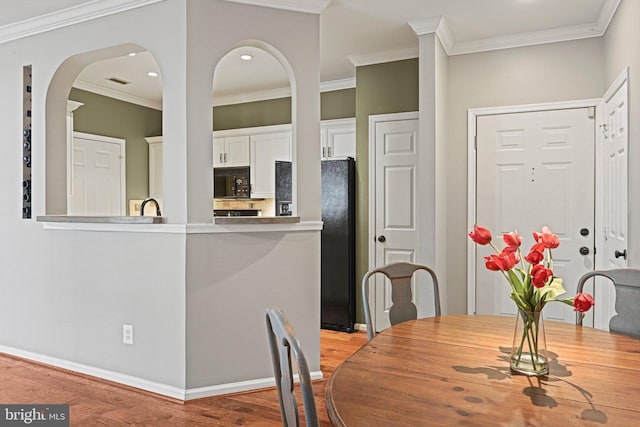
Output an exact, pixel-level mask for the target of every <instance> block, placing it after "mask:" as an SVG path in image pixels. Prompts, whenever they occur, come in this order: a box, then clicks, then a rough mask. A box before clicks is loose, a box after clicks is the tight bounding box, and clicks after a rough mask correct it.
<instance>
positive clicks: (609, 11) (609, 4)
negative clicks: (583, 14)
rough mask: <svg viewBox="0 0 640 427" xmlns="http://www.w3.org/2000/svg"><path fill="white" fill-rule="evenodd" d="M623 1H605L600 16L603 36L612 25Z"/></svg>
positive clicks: (599, 26) (600, 27) (600, 28)
mask: <svg viewBox="0 0 640 427" xmlns="http://www.w3.org/2000/svg"><path fill="white" fill-rule="evenodd" d="M621 1H622V0H605V2H604V4H603V5H602V10H600V16H598V29H599V30H600V33H601V35H604V33H605V32H606V31H607V28H609V24H610V23H611V20H612V19H613V16H614V15H615V14H616V11H617V10H618V6H620V2H621Z"/></svg>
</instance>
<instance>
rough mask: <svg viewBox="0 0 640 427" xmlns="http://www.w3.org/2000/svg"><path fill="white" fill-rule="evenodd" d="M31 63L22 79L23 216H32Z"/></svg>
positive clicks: (26, 217)
mask: <svg viewBox="0 0 640 427" xmlns="http://www.w3.org/2000/svg"><path fill="white" fill-rule="evenodd" d="M31 161H32V159H31V65H27V66H25V67H23V79H22V218H25V219H29V218H31Z"/></svg>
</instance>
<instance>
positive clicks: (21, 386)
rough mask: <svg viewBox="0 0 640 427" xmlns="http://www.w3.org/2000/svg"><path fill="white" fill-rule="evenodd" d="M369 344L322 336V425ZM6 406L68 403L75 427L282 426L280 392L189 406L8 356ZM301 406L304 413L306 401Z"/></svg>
mask: <svg viewBox="0 0 640 427" xmlns="http://www.w3.org/2000/svg"><path fill="white" fill-rule="evenodd" d="M366 341H367V334H366V333H363V332H356V333H353V334H347V333H342V332H333V331H326V330H322V331H321V332H320V347H321V350H320V359H321V360H320V365H321V369H322V372H323V373H324V374H325V379H323V380H318V381H315V382H314V394H315V396H316V406H317V408H318V414H319V416H320V424H321V425H322V426H330V425H331V424H330V423H329V420H328V418H327V414H326V411H325V406H324V390H325V386H326V384H327V379H328V378H329V376H330V375H331V373H332V372H333V371H334V369H335V368H336V367H337V366H338V365H339V364H340V363H342V361H343V360H345V359H346V358H347V357H349V356H350V355H351V354H353V353H354V352H355V351H356V350H358V349H359V348H360V347H361V346H362V345H363V344H365V342H366ZM0 403H2V404H12V403H15V404H56V403H68V404H69V405H70V412H71V414H70V419H71V426H73V427H77V426H92V427H93V426H109V427H117V426H153V427H156V426H158V427H161V426H185V427H187V426H188V427H198V426H281V425H282V421H281V418H280V408H279V406H278V396H277V394H276V390H275V388H271V389H266V390H261V391H255V392H248V393H238V394H234V395H226V396H217V397H210V398H205V399H199V400H195V401H188V402H186V403H183V402H179V401H174V400H172V399H167V398H162V397H158V396H157V395H154V394H151V393H147V392H144V391H140V390H138V389H134V388H130V387H126V386H121V385H118V384H115V383H111V382H108V381H103V380H96V379H94V378H92V377H88V376H84V375H78V374H74V373H72V372H69V371H65V370H62V369H57V368H51V367H49V366H46V365H42V364H38V363H33V362H29V361H26V360H23V359H19V358H14V357H12V356H8V355H6V354H2V353H0ZM299 407H300V409H302V403H301V402H300V403H299ZM303 418H304V417H303V414H301V419H302V420H303Z"/></svg>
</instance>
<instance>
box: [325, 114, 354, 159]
mask: <svg viewBox="0 0 640 427" xmlns="http://www.w3.org/2000/svg"><path fill="white" fill-rule="evenodd" d="M320 140H321V142H322V153H321V155H322V159H325V160H328V159H344V158H347V157H353V158H355V157H356V120H355V119H337V120H326V121H323V122H321V123H320Z"/></svg>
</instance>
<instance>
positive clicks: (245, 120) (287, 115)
mask: <svg viewBox="0 0 640 427" xmlns="http://www.w3.org/2000/svg"><path fill="white" fill-rule="evenodd" d="M285 123H291V98H278V99H269V100H266V101H255V102H244V103H242V104H232V105H221V106H218V107H213V130H226V129H240V128H251V127H256V126H269V125H282V124H285Z"/></svg>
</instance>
